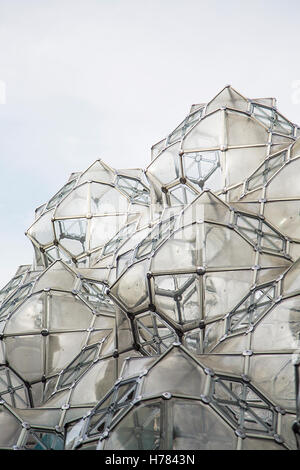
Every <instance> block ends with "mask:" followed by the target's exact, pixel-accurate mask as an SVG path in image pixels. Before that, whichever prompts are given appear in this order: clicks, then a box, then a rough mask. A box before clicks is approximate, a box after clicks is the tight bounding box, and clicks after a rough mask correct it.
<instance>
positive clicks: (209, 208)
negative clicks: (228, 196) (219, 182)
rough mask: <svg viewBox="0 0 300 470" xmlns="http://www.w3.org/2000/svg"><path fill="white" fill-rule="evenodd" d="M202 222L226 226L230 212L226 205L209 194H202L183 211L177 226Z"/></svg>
mask: <svg viewBox="0 0 300 470" xmlns="http://www.w3.org/2000/svg"><path fill="white" fill-rule="evenodd" d="M204 220H206V221H213V222H218V223H223V224H228V223H229V221H230V210H229V208H228V207H227V205H226V204H224V203H223V202H222V201H221V200H220V199H218V198H217V197H216V196H214V195H213V194H212V193H210V192H204V193H202V194H201V195H200V196H198V197H197V199H195V201H193V203H192V204H191V205H190V206H189V207H188V208H186V209H184V211H183V212H182V215H181V216H180V218H179V222H178V225H182V226H184V225H189V224H191V223H193V222H198V223H202V222H203V221H204Z"/></svg>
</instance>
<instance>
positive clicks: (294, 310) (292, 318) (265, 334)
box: [252, 296, 300, 351]
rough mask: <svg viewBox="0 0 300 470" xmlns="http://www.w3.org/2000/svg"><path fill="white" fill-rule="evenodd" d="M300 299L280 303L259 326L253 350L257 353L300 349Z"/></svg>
mask: <svg viewBox="0 0 300 470" xmlns="http://www.w3.org/2000/svg"><path fill="white" fill-rule="evenodd" d="M299 305H300V297H299V296H297V297H292V298H291V299H288V300H284V301H282V302H280V303H279V304H278V305H276V307H275V308H274V309H273V310H271V312H269V313H268V314H267V315H266V316H265V317H264V318H263V319H262V320H261V322H260V323H259V324H258V325H257V327H256V329H255V334H254V335H253V339H252V348H253V349H254V350H257V351H278V350H280V349H282V350H286V349H288V350H295V349H297V348H299V335H300V309H299Z"/></svg>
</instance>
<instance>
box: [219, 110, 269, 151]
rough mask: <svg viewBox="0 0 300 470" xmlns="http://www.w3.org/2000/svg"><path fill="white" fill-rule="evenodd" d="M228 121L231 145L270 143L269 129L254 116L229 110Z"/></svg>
mask: <svg viewBox="0 0 300 470" xmlns="http://www.w3.org/2000/svg"><path fill="white" fill-rule="evenodd" d="M226 121H227V122H226V129H227V144H228V145H229V146H236V145H256V144H267V143H268V131H267V130H266V129H265V128H264V127H263V126H262V125H261V124H259V123H258V122H257V121H255V120H254V119H253V118H252V117H249V116H246V115H245V114H241V113H234V112H231V111H227V112H226Z"/></svg>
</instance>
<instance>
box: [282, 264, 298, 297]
mask: <svg viewBox="0 0 300 470" xmlns="http://www.w3.org/2000/svg"><path fill="white" fill-rule="evenodd" d="M282 282H283V295H288V294H295V293H300V260H298V261H297V262H296V263H294V264H293V265H292V267H291V268H290V269H289V270H288V271H287V273H286V275H285V276H284V279H283V281H282Z"/></svg>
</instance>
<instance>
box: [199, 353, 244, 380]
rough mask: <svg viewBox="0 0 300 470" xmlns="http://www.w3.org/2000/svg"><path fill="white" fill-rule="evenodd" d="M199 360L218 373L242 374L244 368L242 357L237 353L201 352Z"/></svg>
mask: <svg viewBox="0 0 300 470" xmlns="http://www.w3.org/2000/svg"><path fill="white" fill-rule="evenodd" d="M200 361H201V364H203V365H204V366H205V367H209V368H210V369H212V370H213V371H214V372H218V373H220V374H236V375H242V373H243V370H244V358H243V357H242V356H238V355H236V356H233V355H229V354H228V355H225V354H224V355H221V354H213V353H212V354H202V355H201V358H200Z"/></svg>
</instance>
